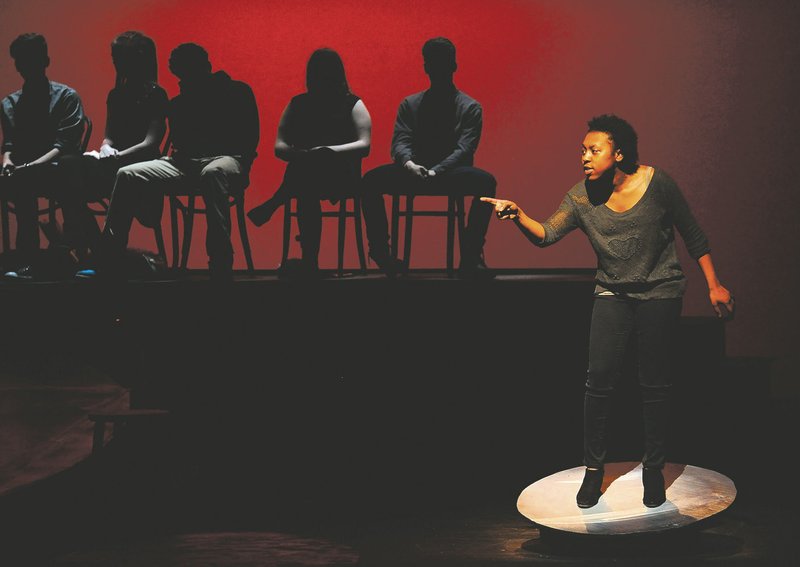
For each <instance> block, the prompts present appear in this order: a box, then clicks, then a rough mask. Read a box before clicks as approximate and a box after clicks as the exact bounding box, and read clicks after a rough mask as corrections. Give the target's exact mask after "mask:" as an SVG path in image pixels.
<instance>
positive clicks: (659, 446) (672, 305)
mask: <svg viewBox="0 0 800 567" xmlns="http://www.w3.org/2000/svg"><path fill="white" fill-rule="evenodd" d="M681 305H682V300H681V299H680V298H675V299H651V300H646V301H640V300H634V299H624V298H620V297H615V296H598V297H596V298H595V302H594V309H593V310H592V326H591V330H590V335H589V370H588V376H587V380H586V394H585V396H584V441H583V446H584V450H583V460H584V465H586V466H587V467H591V468H599V467H602V466H603V463H604V462H605V459H606V426H607V422H608V414H609V409H610V406H611V394H612V392H613V390H614V386H615V385H616V384H617V382H618V380H619V378H620V375H621V373H622V363H623V359H624V356H625V347H626V346H627V345H628V341H629V339H630V337H631V333H634V334H635V337H636V344H637V347H638V374H639V386H640V388H641V394H642V414H643V417H644V431H645V450H644V457H643V459H642V464H643V465H644V466H645V467H647V468H659V469H660V468H662V467H663V466H664V462H665V442H666V437H667V429H668V425H669V419H670V415H669V412H670V410H669V398H670V388H671V386H672V379H671V375H672V372H671V365H672V364H671V363H672V360H673V359H674V357H675V338H676V334H677V329H678V322H679V320H680V314H681Z"/></svg>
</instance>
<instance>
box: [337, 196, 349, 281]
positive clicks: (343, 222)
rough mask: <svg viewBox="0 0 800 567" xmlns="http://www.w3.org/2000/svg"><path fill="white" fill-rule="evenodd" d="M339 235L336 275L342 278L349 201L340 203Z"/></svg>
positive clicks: (342, 200) (344, 200) (343, 200)
mask: <svg viewBox="0 0 800 567" xmlns="http://www.w3.org/2000/svg"><path fill="white" fill-rule="evenodd" d="M337 219H338V220H339V222H338V223H337V224H338V225H339V226H338V234H337V235H336V241H337V242H336V243H337V246H336V273H337V275H338V276H339V277H340V278H341V277H342V276H343V275H344V239H345V233H346V232H347V199H341V200H340V201H339V215H338V216H337Z"/></svg>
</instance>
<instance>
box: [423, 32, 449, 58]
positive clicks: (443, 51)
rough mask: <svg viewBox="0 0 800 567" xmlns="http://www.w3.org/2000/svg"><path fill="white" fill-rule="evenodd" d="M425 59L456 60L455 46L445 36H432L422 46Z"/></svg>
mask: <svg viewBox="0 0 800 567" xmlns="http://www.w3.org/2000/svg"><path fill="white" fill-rule="evenodd" d="M422 58H423V59H424V60H425V61H432V60H439V61H449V62H452V63H453V64H455V62H456V46H455V45H454V44H453V42H452V41H450V40H449V39H447V38H446V37H433V38H431V39H429V40H428V41H426V42H425V44H424V45H423V46H422Z"/></svg>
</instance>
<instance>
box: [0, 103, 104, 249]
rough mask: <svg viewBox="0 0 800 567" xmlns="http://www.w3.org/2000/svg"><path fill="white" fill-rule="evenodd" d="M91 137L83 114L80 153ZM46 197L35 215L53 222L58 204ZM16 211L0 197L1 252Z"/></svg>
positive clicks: (7, 242)
mask: <svg viewBox="0 0 800 567" xmlns="http://www.w3.org/2000/svg"><path fill="white" fill-rule="evenodd" d="M91 137H92V120H91V119H90V118H89V117H88V116H86V115H84V117H83V137H82V138H81V145H80V148H79V150H80V153H83V152H85V151H86V149H87V148H88V147H89V140H90V139H91ZM45 199H47V205H46V206H45V207H42V208H39V209H38V210H37V215H38V216H42V215H47V216H48V222H50V223H53V222H54V221H55V220H56V211H57V210H58V208H59V207H58V204H57V202H56V200H55V199H53V198H51V197H45ZM16 213H17V211H16V209H15V208H14V204H13V203H11V202H9V201H8V199H5V198H2V199H0V222H2V224H3V229H2V230H3V233H2V238H3V252H7V251H8V250H10V249H11V227H10V226H9V220H10V217H11V214H14V215H16Z"/></svg>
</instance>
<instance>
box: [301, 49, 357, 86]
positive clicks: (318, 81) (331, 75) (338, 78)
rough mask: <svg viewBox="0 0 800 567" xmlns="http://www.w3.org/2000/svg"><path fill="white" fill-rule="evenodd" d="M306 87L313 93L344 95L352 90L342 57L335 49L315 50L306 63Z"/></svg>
mask: <svg viewBox="0 0 800 567" xmlns="http://www.w3.org/2000/svg"><path fill="white" fill-rule="evenodd" d="M306 89H307V90H308V93H309V94H311V95H321V96H344V95H346V94H348V93H349V92H350V87H349V86H348V84H347V77H346V76H345V72H344V63H342V58H341V57H339V54H338V53H336V52H335V51H334V50H333V49H330V48H328V47H323V48H320V49H317V50H316V51H314V53H312V54H311V57H309V59H308V64H307V65H306Z"/></svg>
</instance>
